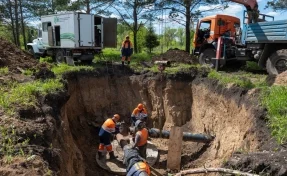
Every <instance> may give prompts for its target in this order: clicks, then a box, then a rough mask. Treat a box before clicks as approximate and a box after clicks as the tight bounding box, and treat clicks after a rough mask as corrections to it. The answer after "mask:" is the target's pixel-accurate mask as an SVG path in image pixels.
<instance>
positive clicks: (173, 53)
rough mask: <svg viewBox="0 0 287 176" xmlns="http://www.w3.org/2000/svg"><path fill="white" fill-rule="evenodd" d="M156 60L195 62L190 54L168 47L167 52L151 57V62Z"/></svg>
mask: <svg viewBox="0 0 287 176" xmlns="http://www.w3.org/2000/svg"><path fill="white" fill-rule="evenodd" d="M156 60H168V61H171V62H180V63H186V64H195V63H197V61H196V59H195V58H193V56H192V55H190V54H189V53H188V52H186V51H183V50H180V49H169V50H167V52H165V53H163V54H161V55H159V56H155V57H153V58H152V61H153V62H154V61H156Z"/></svg>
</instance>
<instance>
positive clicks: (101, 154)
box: [98, 151, 103, 160]
mask: <svg viewBox="0 0 287 176" xmlns="http://www.w3.org/2000/svg"><path fill="white" fill-rule="evenodd" d="M98 156H99V160H101V159H102V158H103V153H102V152H99V151H98Z"/></svg>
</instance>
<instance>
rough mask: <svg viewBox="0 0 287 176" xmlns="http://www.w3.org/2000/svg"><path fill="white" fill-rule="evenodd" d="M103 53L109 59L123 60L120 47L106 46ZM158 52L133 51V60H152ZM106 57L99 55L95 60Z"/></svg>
mask: <svg viewBox="0 0 287 176" xmlns="http://www.w3.org/2000/svg"><path fill="white" fill-rule="evenodd" d="M103 55H104V57H105V59H106V60H108V61H118V62H120V61H121V51H120V49H113V48H105V49H104V50H103ZM155 55H157V54H154V53H152V54H149V53H146V52H143V53H137V54H136V53H133V55H132V56H131V62H141V61H151V59H152V57H153V56H155ZM103 59H104V58H100V57H99V56H96V57H95V59H94V61H95V62H97V61H100V60H103Z"/></svg>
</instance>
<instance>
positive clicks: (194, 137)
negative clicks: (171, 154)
mask: <svg viewBox="0 0 287 176" xmlns="http://www.w3.org/2000/svg"><path fill="white" fill-rule="evenodd" d="M134 130H135V129H134V128H130V131H131V132H133V131H134ZM148 134H149V137H151V138H160V137H161V138H165V139H169V136H170V131H167V130H162V131H161V132H160V130H159V129H157V128H150V129H148ZM214 138H215V136H211V135H206V134H194V133H189V132H183V135H182V140H183V141H192V142H201V143H208V142H211V141H213V139H214Z"/></svg>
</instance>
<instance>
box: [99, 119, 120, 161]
mask: <svg viewBox="0 0 287 176" xmlns="http://www.w3.org/2000/svg"><path fill="white" fill-rule="evenodd" d="M119 120H120V116H119V115H118V114H115V115H114V116H113V117H112V118H108V119H107V120H106V121H105V122H104V124H103V125H102V127H101V129H100V132H99V137H100V145H99V150H98V155H99V159H101V158H102V157H103V152H104V150H105V148H106V150H107V151H108V152H109V155H110V159H115V158H116V157H115V155H114V152H113V148H112V145H111V141H110V139H111V137H112V134H113V133H116V123H117V122H118V121H119Z"/></svg>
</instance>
